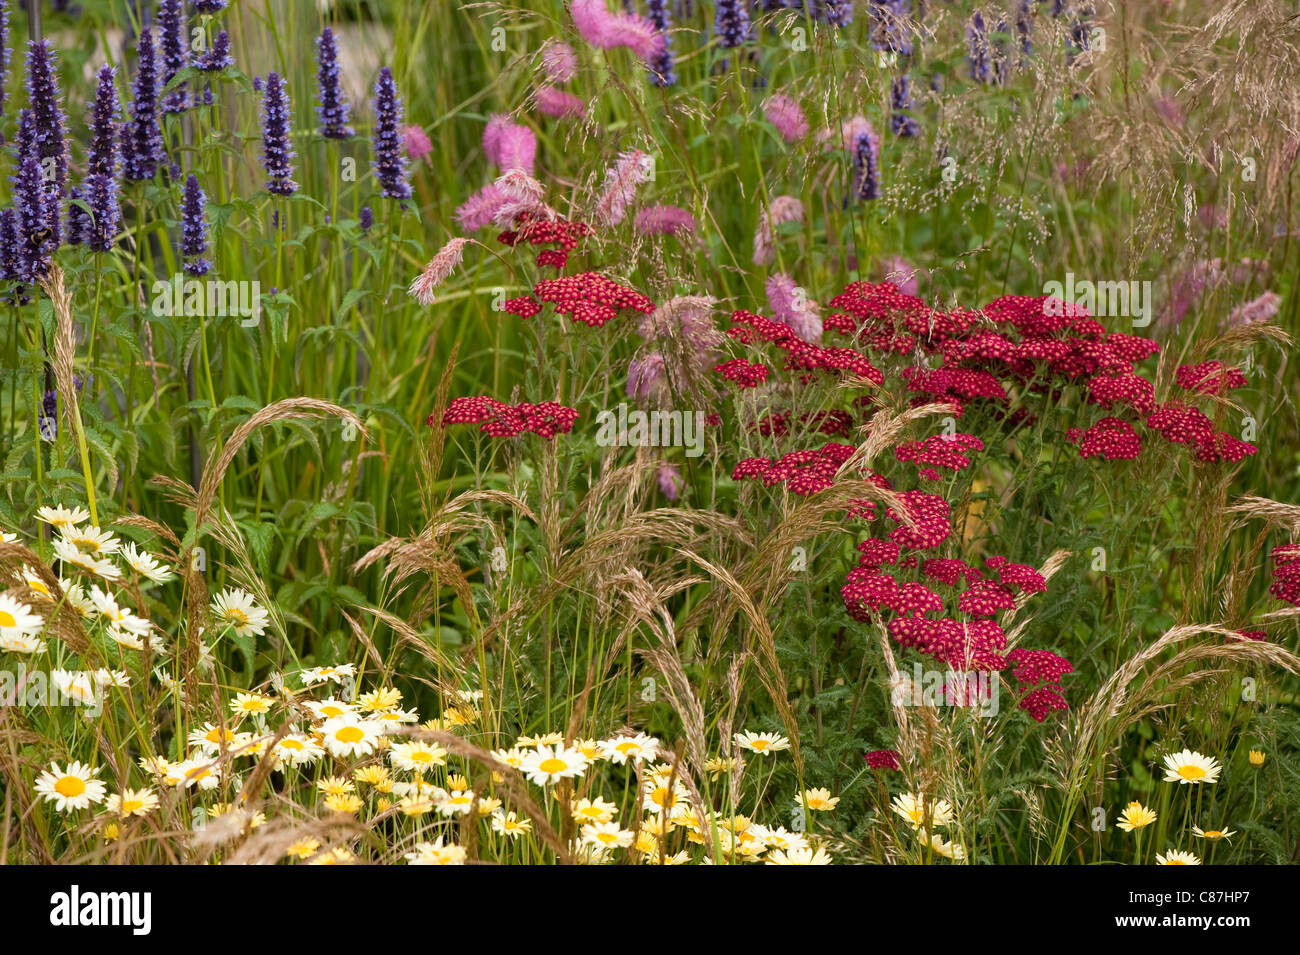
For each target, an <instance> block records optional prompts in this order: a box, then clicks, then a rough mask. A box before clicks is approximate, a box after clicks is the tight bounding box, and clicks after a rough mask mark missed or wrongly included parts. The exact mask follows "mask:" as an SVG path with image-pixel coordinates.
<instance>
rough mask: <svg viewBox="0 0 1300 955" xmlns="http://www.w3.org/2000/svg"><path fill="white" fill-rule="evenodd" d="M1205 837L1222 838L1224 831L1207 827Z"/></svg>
mask: <svg viewBox="0 0 1300 955" xmlns="http://www.w3.org/2000/svg"><path fill="white" fill-rule="evenodd" d="M1205 838H1207V839H1222V838H1223V833H1222V832H1220V831H1219V830H1218V829H1206V830H1205Z"/></svg>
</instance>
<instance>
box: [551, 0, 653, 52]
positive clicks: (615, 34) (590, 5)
mask: <svg viewBox="0 0 1300 955" xmlns="http://www.w3.org/2000/svg"><path fill="white" fill-rule="evenodd" d="M569 12H570V14H571V15H572V16H573V25H574V26H575V27H577V28H578V33H580V34H581V35H582V38H583V39H584V40H586V41H587V42H588V43H590V44H591V45H592V46H594V47H596V48H597V49H601V50H612V49H614V48H615V47H619V46H625V47H627V48H628V49H629V50H631V51H632V52H633V53H635V54H636V55H637V56H639V57H641V58H642V59H649V58H650V57H651V56H652V55H654V54H655V53H657V52H659V50H660V48H661V47H662V45H663V42H664V39H663V34H661V33H660V32H659V31H658V30H656V29H655V27H654V24H653V23H651V22H650V21H649V20H647V19H646V18H645V17H642V16H638V15H636V14H632V13H623V12H618V13H615V12H613V11H611V10H610V9H609V7H608V6H606V4H605V0H572V2H571V3H570V4H569Z"/></svg>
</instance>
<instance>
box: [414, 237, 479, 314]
mask: <svg viewBox="0 0 1300 955" xmlns="http://www.w3.org/2000/svg"><path fill="white" fill-rule="evenodd" d="M469 241H470V240H469V239H463V238H460V237H456V238H453V239H450V240H449V241H448V242H447V244H446V245H444V246H443V247H442V248H441V249H439V250H438V254H437V255H435V256H434V257H433V258H432V259H430V260H429V264H428V265H426V266H425V267H424V271H423V272H421V273H420V274H419V275H418V276H416V278H415V281H414V282H412V283H411V287H410V288H409V289H407V292H408V293H409V294H410V296H411V297H412V298H413V299H415V300H416V301H417V302H419V303H420V304H421V305H432V304H433V302H434V294H433V290H434V289H435V288H437V287H438V286H439V285H441V284H442V283H443V282H444V281H446V279H447V276H449V275H451V273H452V272H453V271H455V269H456V266H457V265H459V264H460V260H461V256H462V255H463V253H464V250H465V246H466V245H468V244H469Z"/></svg>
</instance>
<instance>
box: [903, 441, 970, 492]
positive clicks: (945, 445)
mask: <svg viewBox="0 0 1300 955" xmlns="http://www.w3.org/2000/svg"><path fill="white" fill-rule="evenodd" d="M983 450H984V442H983V441H981V440H980V439H979V438H977V437H975V436H974V435H973V434H961V433H957V434H936V435H931V436H930V437H928V438H926V439H924V440H923V441H907V442H904V443H903V444H900V445H898V446H897V447H896V448H894V457H896V458H897V459H898V460H899V461H904V462H907V463H909V464H914V465H916V466H917V467H918V468H919V469H920V470H919V471H918V472H917V473H918V476H919V477H920V478H922V479H923V480H928V481H938V480H939V479H940V478H941V477H942V475H941V474H940V473H939V470H938V469H939V468H945V469H947V470H949V471H964V470H966V468H968V467H970V466H971V459H970V458H969V457H968V456H967V455H966V454H965V452H967V451H983Z"/></svg>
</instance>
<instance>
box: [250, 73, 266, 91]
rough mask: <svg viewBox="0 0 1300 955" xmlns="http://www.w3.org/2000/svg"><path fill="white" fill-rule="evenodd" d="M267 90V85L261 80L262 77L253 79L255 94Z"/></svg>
mask: <svg viewBox="0 0 1300 955" xmlns="http://www.w3.org/2000/svg"><path fill="white" fill-rule="evenodd" d="M265 88H266V84H265V83H264V82H263V81H262V78H261V77H260V76H254V77H253V92H254V93H260V92H262V90H264V89H265Z"/></svg>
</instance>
